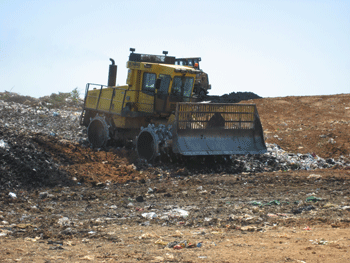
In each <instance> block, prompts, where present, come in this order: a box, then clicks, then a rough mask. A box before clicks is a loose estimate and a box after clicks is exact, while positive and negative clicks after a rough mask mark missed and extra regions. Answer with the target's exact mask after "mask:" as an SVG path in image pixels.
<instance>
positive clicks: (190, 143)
mask: <svg viewBox="0 0 350 263" xmlns="http://www.w3.org/2000/svg"><path fill="white" fill-rule="evenodd" d="M175 114H176V117H175V132H174V134H173V151H174V152H175V153H180V154H182V155H231V154H262V153H265V152H266V151H267V150H266V145H265V141H264V137H263V130H262V126H261V122H260V118H259V115H258V111H257V108H256V106H255V104H207V103H178V104H177V108H176V113H175Z"/></svg>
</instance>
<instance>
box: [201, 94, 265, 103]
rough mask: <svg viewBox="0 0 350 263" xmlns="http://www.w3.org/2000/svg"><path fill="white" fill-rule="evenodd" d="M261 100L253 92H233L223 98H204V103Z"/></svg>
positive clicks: (215, 96) (213, 96)
mask: <svg viewBox="0 0 350 263" xmlns="http://www.w3.org/2000/svg"><path fill="white" fill-rule="evenodd" d="M254 99H261V97H260V96H259V95H257V94H255V93H253V92H231V93H230V94H224V95H221V96H218V95H211V96H206V97H205V98H203V101H210V102H211V103H238V102H240V101H243V100H254Z"/></svg>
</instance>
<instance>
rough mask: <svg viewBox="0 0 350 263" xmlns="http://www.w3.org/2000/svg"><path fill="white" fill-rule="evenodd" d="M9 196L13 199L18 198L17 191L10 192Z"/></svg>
mask: <svg viewBox="0 0 350 263" xmlns="http://www.w3.org/2000/svg"><path fill="white" fill-rule="evenodd" d="M9 196H10V197H11V198H13V199H15V198H17V195H16V194H15V193H12V192H9Z"/></svg>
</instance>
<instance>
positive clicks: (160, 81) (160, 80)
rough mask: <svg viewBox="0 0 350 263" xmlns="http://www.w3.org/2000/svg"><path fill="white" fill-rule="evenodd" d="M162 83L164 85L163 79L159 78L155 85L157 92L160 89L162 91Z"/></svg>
mask: <svg viewBox="0 0 350 263" xmlns="http://www.w3.org/2000/svg"><path fill="white" fill-rule="evenodd" d="M161 83H162V79H160V78H159V79H157V80H156V85H155V89H156V90H159V89H160V84H161Z"/></svg>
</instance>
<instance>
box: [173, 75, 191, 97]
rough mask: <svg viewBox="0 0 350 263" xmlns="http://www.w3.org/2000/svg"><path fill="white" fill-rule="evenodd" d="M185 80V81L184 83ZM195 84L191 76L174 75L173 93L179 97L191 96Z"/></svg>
mask: <svg viewBox="0 0 350 263" xmlns="http://www.w3.org/2000/svg"><path fill="white" fill-rule="evenodd" d="M183 82H184V83H183ZM192 86H193V78H190V77H180V76H178V77H174V80H173V87H172V89H171V93H172V94H173V95H174V96H177V97H187V98H189V97H191V91H192Z"/></svg>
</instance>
